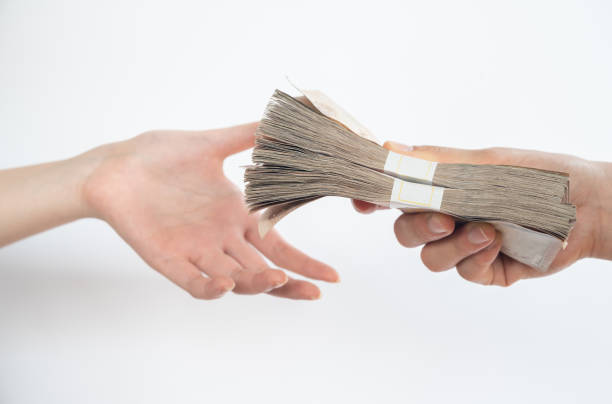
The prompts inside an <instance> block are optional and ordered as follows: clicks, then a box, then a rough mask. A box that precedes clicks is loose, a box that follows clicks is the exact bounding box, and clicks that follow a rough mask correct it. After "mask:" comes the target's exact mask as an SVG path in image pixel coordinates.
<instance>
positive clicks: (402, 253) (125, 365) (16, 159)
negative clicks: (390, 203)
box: [0, 0, 612, 404]
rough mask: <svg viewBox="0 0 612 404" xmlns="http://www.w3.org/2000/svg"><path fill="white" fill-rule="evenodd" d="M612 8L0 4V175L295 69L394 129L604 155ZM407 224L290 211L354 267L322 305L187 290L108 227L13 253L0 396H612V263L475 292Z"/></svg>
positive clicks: (209, 123)
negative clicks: (410, 245)
mask: <svg viewBox="0 0 612 404" xmlns="http://www.w3.org/2000/svg"><path fill="white" fill-rule="evenodd" d="M611 19H612V6H611V5H610V3H609V2H607V1H603V0H602V1H548V2H547V1H518V2H492V1H481V2H478V1H466V2H457V1H428V2H425V1H397V2H387V1H376V2H367V3H359V2H348V1H347V2H343V3H341V2H332V1H308V2H296V3H292V2H290V1H283V2H268V1H257V2H249V1H244V2H239V1H215V2H212V1H209V2H207V1H191V2H189V1H172V2H166V3H164V2H155V1H140V2H138V1H77V0H74V1H23V0H22V1H9V0H0V140H1V141H0V167H12V166H18V165H26V164H33V163H38V162H43V161H48V160H54V159H61V158H66V157H69V156H72V155H74V154H77V153H80V152H82V151H84V150H87V149H88V148H91V147H93V146H96V145H99V144H102V143H107V142H111V141H116V140H120V139H125V138H128V137H131V136H134V135H137V134H138V133H140V132H143V131H145V130H148V129H154V128H180V129H199V128H202V129H204V128H213V127H221V126H228V125H233V124H238V123H243V122H247V121H253V120H257V119H259V117H260V116H261V113H262V111H263V109H264V107H265V104H266V102H267V99H268V97H269V96H270V95H271V93H272V91H273V90H274V88H276V87H280V88H281V89H285V90H287V89H289V87H288V85H287V84H286V82H285V80H284V76H285V75H289V76H290V77H291V78H293V79H295V80H296V81H297V82H298V83H299V84H301V85H303V86H305V87H311V88H317V89H320V90H323V91H324V92H326V93H327V94H328V95H329V96H331V97H332V98H333V99H334V100H336V101H337V102H338V103H339V104H340V105H342V106H344V107H345V108H346V109H347V110H349V111H350V112H351V113H352V114H353V115H355V116H356V117H357V118H358V119H359V120H360V121H361V122H362V123H364V124H365V125H366V126H368V127H370V129H372V130H373V132H374V133H375V134H376V135H377V136H378V137H379V138H380V139H393V140H397V141H402V142H404V143H407V144H439V145H446V146H455V147H465V148H480V147H488V146H508V147H520V148H531V149H541V150H547V151H554V152H564V153H571V154H576V155H579V156H582V157H584V158H589V159H599V160H612V152H611V150H612V119H611V116H612V115H611V111H612V25H611V24H610V21H611ZM248 162H249V154H248V153H247V152H245V153H241V154H240V155H237V156H234V157H232V158H230V159H229V160H227V161H226V165H225V167H226V172H227V175H228V176H229V177H230V178H231V179H232V180H234V181H235V182H237V183H240V182H241V176H242V170H241V168H240V166H241V165H244V164H248ZM0 198H1V195H0ZM396 216H398V212H397V211H387V212H380V213H377V214H375V215H370V216H361V215H358V214H357V213H355V212H354V211H353V210H352V209H351V207H350V204H349V202H348V201H346V200H341V199H332V198H328V199H324V200H321V201H317V202H316V203H313V204H311V205H310V206H308V207H306V208H303V209H301V210H299V211H297V212H296V213H294V214H293V215H291V216H290V217H288V218H287V219H285V220H284V221H283V222H281V224H280V226H279V229H280V230H281V232H282V233H283V234H284V235H285V237H286V238H287V239H289V240H290V241H292V243H293V244H295V245H297V246H299V247H300V248H302V249H303V250H305V251H306V252H308V253H310V254H311V255H313V256H315V257H317V258H319V259H321V260H323V261H325V262H327V263H329V264H331V265H333V266H334V267H336V268H337V269H338V270H339V271H340V274H341V276H342V282H341V283H340V284H339V285H322V286H321V287H322V291H323V297H322V299H321V300H320V301H317V302H295V301H285V300H280V299H276V298H272V297H269V296H257V297H245V296H235V295H230V296H228V297H225V298H223V299H221V300H218V301H213V302H204V301H196V300H193V299H192V298H191V297H189V296H188V295H187V294H186V293H184V292H183V291H181V290H179V289H178V288H176V287H175V286H174V285H172V284H171V283H169V282H168V281H167V280H165V279H164V278H162V277H161V276H160V275H158V274H157V273H156V272H154V271H152V270H151V269H149V268H148V267H147V266H146V265H145V264H144V263H143V262H142V261H141V260H140V259H139V258H138V257H137V256H136V254H135V253H134V252H133V251H131V250H130V248H129V247H128V246H127V245H126V244H124V243H123V242H122V240H121V239H120V238H119V237H118V236H116V234H114V232H113V231H112V229H110V228H109V227H108V226H107V225H106V224H105V223H103V222H99V221H96V220H83V221H80V222H77V223H72V224H69V225H66V226H63V227H61V228H58V229H55V230H52V231H49V232H46V233H43V234H40V235H37V236H35V237H32V238H29V239H27V240H24V241H21V242H18V243H15V244H13V245H10V246H8V247H5V248H3V249H1V250H0V403H3V404H4V403H7V404H9V403H10V404H12V403H108V402H112V403H138V402H146V403H168V402H176V403H196V402H197V403H233V402H236V403H244V402H248V403H260V402H261V403H287V402H289V403H339V402H364V403H371V402H385V403H387V402H389V403H395V402H418V403H449V402H460V403H491V402H501V403H516V402H537V403H541V402H555V403H575V402H589V403H605V402H610V400H612V393H611V392H610V376H611V372H612V363H611V361H612V347H611V346H610V345H611V341H612V325H611V323H610V318H611V314H612V299H611V297H610V296H611V294H612V292H611V288H610V285H611V284H612V263H609V262H604V261H595V260H585V261H581V262H579V263H577V264H576V265H574V266H573V267H571V268H569V269H567V270H565V271H563V272H561V273H559V274H557V275H554V276H552V277H548V278H543V279H538V280H530V281H522V282H519V283H518V284H516V285H514V286H512V287H510V288H508V289H501V288H493V287H490V288H488V287H482V286H478V285H474V284H469V283H467V282H465V281H464V280H463V279H461V278H460V277H459V276H458V275H457V274H456V272H455V271H448V272H446V273H442V274H432V273H430V272H429V271H428V270H427V269H426V268H425V267H424V266H423V265H422V263H421V262H420V260H419V255H418V254H419V251H418V249H415V250H408V249H404V248H402V247H401V246H399V244H397V242H396V240H395V238H394V236H393V231H392V226H393V221H394V219H395V217H396Z"/></svg>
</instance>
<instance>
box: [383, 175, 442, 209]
mask: <svg viewBox="0 0 612 404" xmlns="http://www.w3.org/2000/svg"><path fill="white" fill-rule="evenodd" d="M443 195H444V188H442V187H435V186H432V185H425V184H417V183H414V182H408V181H403V180H400V179H397V178H396V179H394V180H393V190H392V191H391V201H389V207H391V208H417V209H431V210H440V206H441V205H442V196H443Z"/></svg>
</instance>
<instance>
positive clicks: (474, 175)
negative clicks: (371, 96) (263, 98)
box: [245, 90, 576, 271]
mask: <svg viewBox="0 0 612 404" xmlns="http://www.w3.org/2000/svg"><path fill="white" fill-rule="evenodd" d="M302 92H303V94H304V97H300V98H294V97H292V96H290V95H288V94H285V93H283V92H281V91H279V90H276V91H275V92H274V94H273V95H272V97H271V99H270V101H269V103H268V106H267V108H266V110H265V113H264V117H263V119H262V120H261V122H260V124H259V126H258V129H257V132H256V144H255V148H254V150H253V163H254V164H253V165H252V166H250V167H248V168H247V170H246V172H245V182H246V202H247V204H248V206H249V208H250V209H251V211H257V210H260V209H265V212H264V214H263V215H262V216H261V218H260V234H261V235H262V237H263V236H265V233H266V232H267V231H268V230H269V229H270V228H271V227H272V226H274V224H275V223H277V222H278V221H279V220H280V219H281V218H283V217H284V216H286V215H287V214H288V213H290V212H292V211H293V210H295V209H297V208H298V207H300V206H302V205H304V204H306V203H308V202H311V201H313V200H316V199H318V198H320V197H324V196H340V197H345V198H353V199H360V200H364V201H367V202H371V203H375V204H378V205H383V206H388V207H392V208H400V209H402V210H411V211H438V212H442V213H445V214H449V215H452V216H454V217H455V218H456V219H457V220H458V221H462V222H467V221H486V222H489V223H491V224H493V225H494V226H495V227H496V228H497V230H498V231H500V232H501V233H502V253H504V254H506V255H508V256H510V257H512V258H514V259H516V260H518V261H520V262H523V263H525V264H527V265H529V266H531V267H534V268H536V269H538V270H541V271H545V270H546V269H548V267H549V266H550V264H551V262H552V261H553V259H554V257H555V256H556V255H557V253H558V252H559V250H560V249H561V248H564V247H565V245H566V241H567V238H568V236H569V232H570V230H571V229H572V226H573V224H574V222H575V215H576V209H575V207H574V206H573V205H571V204H570V203H569V202H568V200H569V176H568V175H567V174H565V173H559V172H551V171H545V170H539V169H534V168H528V167H515V166H503V165H476V164H444V163H438V162H435V161H426V160H421V159H417V158H414V157H410V156H406V155H402V154H397V153H394V152H391V151H389V150H387V149H385V148H383V147H382V146H380V144H378V143H377V141H376V140H375V137H374V136H373V135H372V134H371V133H370V132H369V131H368V130H367V129H366V128H365V127H364V126H363V125H361V124H359V123H358V122H357V121H356V120H355V119H354V118H353V117H351V116H350V115H349V114H348V113H347V112H346V111H344V110H342V109H341V108H340V107H339V106H337V105H336V104H335V103H333V101H331V99H329V98H328V97H327V96H325V95H324V94H323V93H321V92H319V91H302Z"/></svg>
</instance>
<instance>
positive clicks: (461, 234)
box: [353, 142, 612, 286]
mask: <svg viewBox="0 0 612 404" xmlns="http://www.w3.org/2000/svg"><path fill="white" fill-rule="evenodd" d="M385 147H386V148H388V149H390V150H392V151H394V152H397V153H403V154H406V155H409V156H412V157H417V158H421V159H425V160H431V161H438V162H442V163H466V164H503V165H515V166H524V167H534V168H540V169H545V170H552V171H562V172H567V173H569V174H570V201H571V203H573V204H574V205H576V208H577V212H576V217H577V220H576V225H575V227H574V229H573V230H572V232H571V233H570V236H569V240H568V246H567V248H566V249H565V250H562V251H561V252H560V253H559V254H558V256H557V257H556V259H555V260H554V261H553V263H552V265H551V267H550V269H549V270H548V271H547V272H545V273H541V272H538V271H537V270H535V269H533V268H530V267H528V266H527V265H525V264H522V263H520V262H518V261H515V260H514V259H512V258H510V257H508V256H506V255H504V254H501V253H500V247H501V242H502V240H501V235H500V234H499V233H496V231H495V229H494V228H493V226H491V225H490V224H487V223H468V224H465V225H462V226H458V225H456V224H455V221H454V220H453V218H452V217H450V216H448V215H444V214H441V213H433V212H430V213H404V214H402V215H401V216H400V217H399V218H398V219H397V220H396V222H395V226H394V230H395V235H396V237H397V240H398V241H399V243H400V244H401V245H403V246H405V247H417V246H420V245H424V247H423V249H422V250H421V259H422V261H423V263H424V264H425V266H427V267H428V268H429V269H430V270H431V271H434V272H440V271H445V270H448V269H451V268H454V267H456V268H457V272H458V273H459V275H461V276H462V277H463V278H465V279H467V280H469V281H473V282H477V283H481V284H485V285H499V286H509V285H511V284H513V283H514V282H516V281H518V280H519V279H526V278H532V277H537V276H543V275H549V274H552V273H555V272H557V271H560V270H561V269H563V268H565V267H567V266H569V265H571V264H572V263H574V262H575V261H576V260H578V259H580V258H584V257H598V258H605V259H612V247H610V245H611V243H610V242H611V241H612V222H611V218H612V212H610V208H609V205H610V201H612V195H610V190H609V186H608V187H607V186H606V178H610V175H611V174H612V169H611V167H610V164H607V163H597V162H591V161H587V160H583V159H580V158H577V157H573V156H567V155H560V154H551V153H543V152H537V151H528V150H518V149H504V148H492V149H483V150H460V149H451V148H444V147H436V146H414V147H410V146H404V145H401V144H399V143H395V142H387V143H385ZM353 205H354V207H355V209H357V210H358V211H359V212H362V213H370V212H373V211H374V210H376V209H377V207H376V206H374V205H372V204H369V203H367V202H363V201H353Z"/></svg>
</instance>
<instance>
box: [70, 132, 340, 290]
mask: <svg viewBox="0 0 612 404" xmlns="http://www.w3.org/2000/svg"><path fill="white" fill-rule="evenodd" d="M255 128H256V124H247V125H242V126H236V127H232V128H226V129H218V130H210V131H203V132H187V131H153V132H147V133H144V134H142V135H140V136H137V137H135V138H133V139H130V140H127V141H125V142H120V143H115V144H111V145H106V146H102V147H100V148H98V149H95V150H92V151H90V152H88V153H85V154H84V155H82V156H79V158H81V159H84V160H88V161H94V162H95V168H93V169H92V170H91V174H90V175H89V176H88V178H87V179H86V180H85V181H84V182H83V185H82V196H83V200H84V204H85V205H86V206H87V208H88V210H89V215H90V216H95V217H99V218H101V219H103V220H105V221H107V222H108V223H109V224H110V225H111V226H112V227H113V228H114V229H115V230H116V231H117V233H118V234H119V235H120V236H121V237H123V239H124V240H125V241H126V242H127V243H128V244H129V245H130V246H132V248H134V250H135V251H136V252H137V253H138V254H139V255H140V256H141V257H142V258H143V259H144V260H145V261H146V262H147V263H148V264H149V265H150V266H151V267H153V268H154V269H156V270H157V271H159V272H160V273H161V274H163V275H164V276H166V277H167V278H168V279H170V280H171V281H172V282H174V283H176V284H177V285H178V286H180V287H181V288H183V289H185V290H186V291H187V292H189V293H190V294H191V295H192V296H194V297H196V298H201V299H214V298H218V297H220V296H222V295H223V294H224V293H226V292H227V291H229V290H233V291H234V292H235V293H240V294H256V293H264V292H265V293H269V294H271V295H274V296H278V297H285V298H291V299H317V298H318V297H319V296H320V291H319V289H318V288H317V287H316V286H315V285H313V284H312V283H310V282H306V281H302V280H296V279H292V278H289V277H288V276H287V274H286V273H285V272H284V271H282V270H279V269H272V268H270V267H269V266H268V265H267V264H266V261H265V260H264V258H263V257H262V255H261V254H263V255H264V256H265V257H267V258H269V259H270V260H271V261H272V262H273V263H274V264H276V265H278V266H279V267H283V268H286V269H288V270H290V271H293V272H295V273H298V274H300V275H304V276H306V277H309V278H312V279H319V280H324V281H328V282H337V281H338V274H337V273H336V272H335V271H334V270H333V269H332V268H331V267H329V266H327V265H325V264H323V263H321V262H318V261H316V260H314V259H312V258H310V257H308V256H306V255H305V254H303V253H302V252H300V251H298V250H297V249H295V248H294V247H292V246H290V245H289V244H287V242H285V241H284V240H283V239H282V238H281V237H280V236H279V235H278V233H276V232H275V231H272V232H270V233H269V234H268V235H267V236H266V237H265V239H263V240H262V239H261V238H260V237H259V234H258V231H257V216H256V215H249V214H248V212H247V209H246V207H245V204H244V202H243V196H242V194H241V193H240V191H239V190H238V189H237V188H236V187H235V186H234V185H233V184H232V183H231V182H230V181H228V179H227V178H226V177H225V176H224V175H223V159H224V158H225V157H227V156H228V155H230V154H233V153H236V152H239V151H241V150H245V149H247V148H250V147H252V146H253V143H254V132H255ZM204 274H205V275H207V277H205V276H204Z"/></svg>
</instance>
